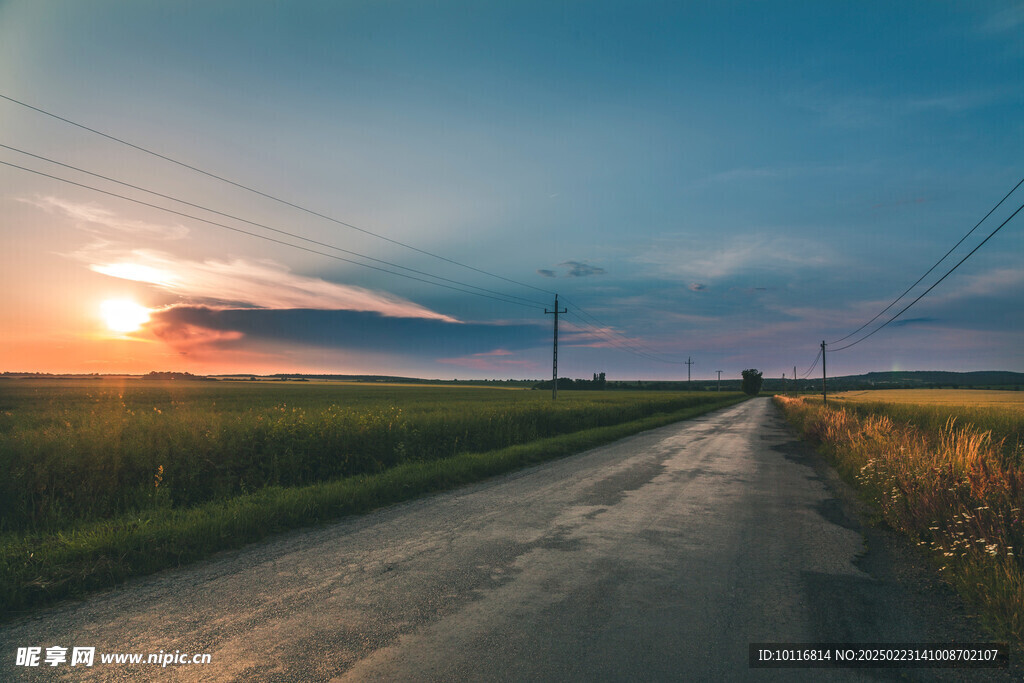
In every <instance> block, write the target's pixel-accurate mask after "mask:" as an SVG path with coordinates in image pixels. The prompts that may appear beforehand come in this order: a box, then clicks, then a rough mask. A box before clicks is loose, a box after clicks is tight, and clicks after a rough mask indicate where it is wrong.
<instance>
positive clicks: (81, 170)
mask: <svg viewBox="0 0 1024 683" xmlns="http://www.w3.org/2000/svg"><path fill="white" fill-rule="evenodd" d="M0 148H3V149H9V150H11V151H12V152H17V153H19V154H24V155H25V156H30V157H33V158H35V159H40V160H42V161H46V162H48V163H51V164H55V165H57V166H63V167H64V168H69V169H71V170H73V171H78V172H79V173H85V174H86V175H90V176H93V177H95V178H101V179H103V180H107V181H109V182H112V183H117V184H118V185H123V186H124V187H130V188H132V189H133V190H139V191H141V192H145V193H147V194H151V195H154V196H156V197H161V198H163V199H169V200H171V201H174V202H178V203H179V204H185V205H186V206H191V207H193V208H196V209H201V210H203V211H208V212H210V213H213V214H216V215H218V216H224V217H225V218H231V219H233V220H236V221H241V222H242V223H248V224H249V225H252V226H255V227H257V228H263V229H264V230H270V231H271V232H276V233H278V234H280V235H287V236H288V237H293V238H295V239H298V240H302V241H303V242H308V243H309V244H316V245H318V246H321V247H327V248H328V249H335V250H337V251H340V252H343V253H345V254H350V255H352V256H358V257H359V258H364V259H367V260H368V261H374V262H375V263H382V264H384V265H388V266H391V267H393V268H400V269H402V270H405V271H408V272H410V273H416V274H417V275H424V276H426V277H432V278H434V279H437V280H441V281H443V282H449V283H451V284H455V285H460V286H463V287H469V288H471V289H477V290H480V291H482V292H488V293H490V294H496V295H498V296H500V297H505V298H509V299H519V300H520V301H524V302H527V303H530V304H533V305H535V306H543V305H544V304H543V303H540V302H537V301H531V300H530V299H525V298H523V297H519V296H515V295H513V294H506V293H504V292H498V291H495V290H493V289H487V288H486V287H477V286H476V285H471V284H468V283H466V282H460V281H458V280H452V279H450V278H446V277H441V276H440V275H434V274H433V273H427V272H425V271H422V270H417V269H415V268H408V267H406V266H403V265H399V264H397V263H392V262H391V261H385V260H383V259H378V258H374V257H373V256H367V255H366V254H360V253H359V252H356V251H352V250H350V249H344V248H342V247H339V246H336V245H333V244H328V243H326V242H319V241H317V240H314V239H310V238H308V237H303V236H302V235H298V234H296V233H293V232H289V231H287V230H281V229H279V228H274V227H271V226H269V225H265V224H263V223H257V222H256V221H252V220H249V219H247V218H241V217H239V216H235V215H233V214H229V213H225V212H223V211H218V210H216V209H211V208H209V207H207V206H202V205H201V204H195V203H193V202H190V201H186V200H184V199H180V198H178V197H174V196H171V195H167V194H163V193H161V192H157V191H155V190H150V189H147V188H144V187H140V186H138V185H133V184H131V183H127V182H124V181H122V180H117V179H116V178H111V177H109V176H105V175H102V174H100V173H94V172H93V171H88V170H86V169H84V168H79V167H77V166H72V165H70V164H65V163H63V162H61V161H57V160H55V159H50V158H49V157H44V156H40V155H38V154H33V153H32V152H27V151H25V150H23V149H18V148H17V147H11V146H10V145H5V144H2V143H0Z"/></svg>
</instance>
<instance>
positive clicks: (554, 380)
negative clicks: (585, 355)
mask: <svg viewBox="0 0 1024 683" xmlns="http://www.w3.org/2000/svg"><path fill="white" fill-rule="evenodd" d="M568 312H569V309H567V308H563V309H562V310H561V311H560V310H558V295H557V294H555V310H553V311H549V310H548V309H546V308H545V309H544V313H545V314H551V313H554V315H555V350H554V353H553V354H552V356H551V400H555V399H556V398H558V314H559V313H568Z"/></svg>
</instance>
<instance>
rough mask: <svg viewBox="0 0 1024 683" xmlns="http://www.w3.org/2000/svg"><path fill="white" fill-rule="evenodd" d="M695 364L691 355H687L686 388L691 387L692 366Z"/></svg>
mask: <svg viewBox="0 0 1024 683" xmlns="http://www.w3.org/2000/svg"><path fill="white" fill-rule="evenodd" d="M691 365H693V361H692V360H691V359H690V357H689V356H687V357H686V388H687V389H689V388H690V366H691Z"/></svg>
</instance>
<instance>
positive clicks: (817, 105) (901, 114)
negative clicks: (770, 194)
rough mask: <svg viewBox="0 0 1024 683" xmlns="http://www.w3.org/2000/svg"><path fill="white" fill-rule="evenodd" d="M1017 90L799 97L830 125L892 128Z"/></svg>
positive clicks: (978, 104)
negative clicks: (917, 117)
mask: <svg viewBox="0 0 1024 683" xmlns="http://www.w3.org/2000/svg"><path fill="white" fill-rule="evenodd" d="M1013 93H1014V91H1013V90H1011V89H1006V88H1002V89H989V90H973V91H964V92H954V93H944V94H936V95H903V96H899V97H878V96H872V95H844V96H833V95H821V94H818V95H809V96H805V97H799V98H797V103H798V105H800V106H802V107H804V108H806V109H808V110H810V111H811V112H813V113H815V114H817V115H818V116H819V117H820V120H821V123H822V124H824V125H826V126H832V127H836V128H848V129H859V128H874V127H890V126H892V125H894V122H895V121H897V120H899V119H905V118H907V117H913V116H918V115H922V114H934V113H938V114H947V115H951V114H961V113H963V112H968V111H973V110H976V109H981V108H984V107H988V106H991V105H993V104H995V103H997V102H998V101H1000V100H1001V99H1004V98H1005V97H1007V96H1009V95H1012V94H1013Z"/></svg>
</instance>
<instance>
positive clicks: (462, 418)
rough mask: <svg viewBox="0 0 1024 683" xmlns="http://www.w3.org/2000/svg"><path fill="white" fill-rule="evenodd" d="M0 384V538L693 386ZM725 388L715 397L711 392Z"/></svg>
mask: <svg viewBox="0 0 1024 683" xmlns="http://www.w3.org/2000/svg"><path fill="white" fill-rule="evenodd" d="M97 384H99V382H82V383H80V384H79V385H75V384H74V383H63V384H60V383H55V384H52V385H50V386H39V385H33V384H32V383H28V382H26V383H23V384H22V385H21V386H14V387H8V386H5V387H3V388H2V389H0V391H3V393H2V394H0V533H2V532H4V531H45V530H53V529H57V528H62V527H66V526H67V525H69V524H70V523H73V522H75V521H77V520H89V519H97V518H104V517H110V516H114V515H119V514H123V513H126V512H131V511H137V510H145V509H151V508H160V507H170V508H181V507H188V506H192V505H197V504H200V503H204V502H207V501H213V500H223V499H227V498H230V497H232V496H236V495H242V494H246V493H249V492H253V491H258V490H260V489H262V488H265V487H268V486H283V487H288V486H302V485H307V484H311V483H314V482H319V481H327V480H331V479H337V478H341V477H347V476H352V475H356V474H366V473H373V472H381V471H384V470H386V469H388V468H391V467H394V466H395V465H397V464H400V463H403V462H410V461H411V462H415V461H431V460H437V459H439V458H445V457H449V456H452V455H456V454H458V453H467V452H483V451H490V450H495V449H499V448H504V447H507V446H511V445H515V444H522V443H527V442H530V441H534V440H536V439H540V438H545V437H551V436H556V435H559V434H568V433H572V432H576V431H580V430H584V429H591V428H595V427H602V426H607V425H612V424H618V423H622V422H628V421H631V420H636V419H640V418H643V417H647V416H649V415H653V414H655V413H666V412H673V411H677V410H680V409H682V408H686V407H690V406H695V405H698V404H701V403H706V402H708V401H709V400H712V401H713V400H715V397H712V396H709V395H707V394H697V393H693V394H672V395H665V394H654V393H651V394H613V393H611V392H608V393H604V394H600V395H598V394H597V393H596V392H590V393H585V392H577V393H576V395H575V396H574V395H573V393H572V392H568V394H567V395H563V396H562V397H560V399H559V401H558V402H556V403H552V401H551V400H550V399H549V398H547V397H546V396H544V395H541V394H540V392H509V391H503V390H484V389H479V390H467V389H458V388H456V389H452V388H442V387H431V388H415V389H395V388H387V387H351V386H338V385H315V384H310V385H306V386H301V385H300V386H294V385H276V386H275V385H269V386H268V384H269V383H267V384H263V385H260V386H256V385H251V384H227V385H222V384H215V383H210V384H206V383H189V385H187V386H182V385H180V384H178V383H174V382H156V383H150V382H141V381H135V382H123V383H121V384H119V385H113V386H109V387H97V386H96V385H97ZM724 396H725V395H724V394H723V395H720V397H724Z"/></svg>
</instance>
